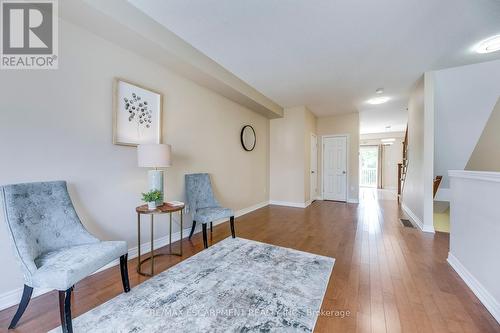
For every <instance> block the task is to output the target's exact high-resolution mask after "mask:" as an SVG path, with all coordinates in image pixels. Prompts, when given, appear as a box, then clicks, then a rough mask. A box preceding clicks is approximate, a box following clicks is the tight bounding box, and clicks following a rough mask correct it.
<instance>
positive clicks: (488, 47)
mask: <svg viewBox="0 0 500 333" xmlns="http://www.w3.org/2000/svg"><path fill="white" fill-rule="evenodd" d="M474 50H475V51H476V52H477V53H491V52H495V51H499V50H500V35H496V36H493V37H490V38H486V39H485V40H482V41H480V42H479V43H477V45H476V46H475V47H474Z"/></svg>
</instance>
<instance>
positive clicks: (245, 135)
mask: <svg viewBox="0 0 500 333" xmlns="http://www.w3.org/2000/svg"><path fill="white" fill-rule="evenodd" d="M240 139H241V145H242V146H243V149H245V150H246V151H252V150H254V148H255V143H256V142H257V138H256V136H255V130H254V129H253V127H252V126H250V125H245V126H243V128H242V129H241V137H240Z"/></svg>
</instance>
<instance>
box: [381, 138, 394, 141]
mask: <svg viewBox="0 0 500 333" xmlns="http://www.w3.org/2000/svg"><path fill="white" fill-rule="evenodd" d="M380 141H382V142H394V141H396V139H394V138H389V139H381V140H380Z"/></svg>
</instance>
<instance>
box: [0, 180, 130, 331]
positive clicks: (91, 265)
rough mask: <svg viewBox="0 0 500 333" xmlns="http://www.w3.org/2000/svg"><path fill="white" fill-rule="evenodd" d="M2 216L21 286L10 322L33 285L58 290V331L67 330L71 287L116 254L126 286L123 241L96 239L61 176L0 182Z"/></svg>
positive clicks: (125, 286) (126, 287) (25, 302)
mask: <svg viewBox="0 0 500 333" xmlns="http://www.w3.org/2000/svg"><path fill="white" fill-rule="evenodd" d="M0 196H1V198H2V201H3V203H4V205H3V206H4V213H5V221H6V223H7V227H8V231H9V234H10V236H11V239H12V243H13V245H14V246H13V247H14V251H15V253H16V256H17V257H18V259H19V263H20V266H21V269H22V271H23V274H24V292H23V296H22V299H21V303H20V304H19V307H18V309H17V312H16V314H15V315H14V318H13V319H12V322H11V324H10V326H9V328H14V327H15V326H16V325H17V322H18V321H19V319H20V318H21V316H22V315H23V313H24V311H25V310H26V307H27V306H28V303H29V301H30V298H31V294H32V292H33V288H34V287H36V288H50V289H56V290H58V291H59V310H60V314H61V325H62V329H63V332H72V325H71V291H72V290H73V286H74V285H75V283H77V282H78V281H80V280H82V279H83V278H85V277H86V276H88V275H90V274H92V273H93V272H95V271H96V270H98V269H99V268H101V267H103V266H105V265H106V264H108V263H110V262H111V261H113V260H115V259H117V258H120V270H121V274H122V283H123V289H124V291H125V292H128V291H129V290H130V287H129V281H128V271H127V243H126V242H123V241H106V242H103V241H100V240H99V239H97V238H95V237H94V236H92V235H91V234H90V233H89V232H88V231H87V230H86V229H85V227H84V226H83V225H82V223H81V222H80V219H79V218H78V216H77V214H76V211H75V209H74V207H73V204H72V202H71V198H70V197H69V194H68V190H67V188H66V182H64V181H55V182H44V183H28V184H16V185H7V186H3V187H1V190H0Z"/></svg>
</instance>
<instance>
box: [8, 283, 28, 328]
mask: <svg viewBox="0 0 500 333" xmlns="http://www.w3.org/2000/svg"><path fill="white" fill-rule="evenodd" d="M31 294H33V288H31V287H28V286H27V285H24V290H23V296H22V297H21V303H19V306H18V307H17V311H16V314H15V315H14V318H12V321H11V322H10V325H9V330H10V329H13V328H15V327H16V325H17V323H18V322H19V319H21V317H22V315H23V313H24V311H26V308H27V307H28V303H29V302H30V299H31Z"/></svg>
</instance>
